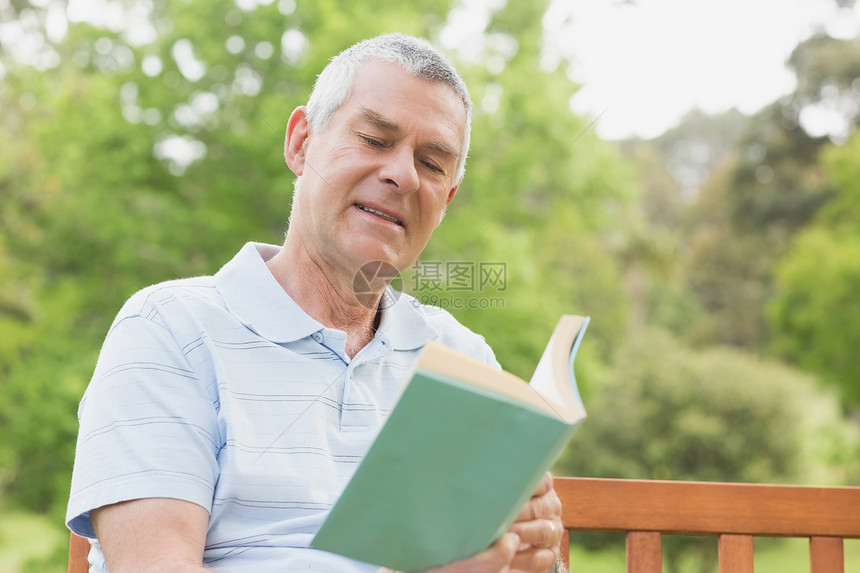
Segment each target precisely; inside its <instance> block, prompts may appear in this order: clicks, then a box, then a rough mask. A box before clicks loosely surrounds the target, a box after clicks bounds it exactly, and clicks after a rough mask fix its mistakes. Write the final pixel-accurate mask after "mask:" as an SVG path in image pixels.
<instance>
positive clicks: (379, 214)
mask: <svg viewBox="0 0 860 573" xmlns="http://www.w3.org/2000/svg"><path fill="white" fill-rule="evenodd" d="M354 205H355V206H356V207H358V208H359V209H361V210H362V211H364V212H365V213H370V214H371V215H376V216H377V217H379V218H380V219H385V220H386V221H391V222H392V223H394V224H395V225H399V226H401V227H402V226H403V221H401V220H400V219H398V218H397V217H395V216H394V215H391V214H390V213H386V212H385V211H380V210H379V209H374V208H373V207H368V206H367V205H362V204H361V203H354Z"/></svg>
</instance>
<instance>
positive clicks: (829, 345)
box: [768, 135, 860, 407]
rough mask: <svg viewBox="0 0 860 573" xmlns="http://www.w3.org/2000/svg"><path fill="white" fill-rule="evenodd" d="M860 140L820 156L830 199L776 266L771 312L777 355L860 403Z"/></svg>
mask: <svg viewBox="0 0 860 573" xmlns="http://www.w3.org/2000/svg"><path fill="white" fill-rule="evenodd" d="M858 152H860V136H858V135H855V136H854V137H853V138H852V139H851V141H850V142H849V143H848V144H847V145H845V146H844V147H841V148H839V147H833V148H831V149H829V150H828V153H827V155H826V165H827V167H828V174H829V175H830V176H831V179H832V181H833V182H834V184H835V185H836V188H837V191H836V197H835V198H834V199H833V200H832V201H831V202H830V203H829V204H828V205H827V206H826V207H825V208H824V210H822V212H821V213H820V214H819V217H818V218H817V220H816V222H815V224H814V225H812V226H811V227H810V228H808V229H807V230H805V231H804V232H802V233H801V234H800V235H799V236H798V237H797V239H796V241H795V243H794V244H793V245H792V248H791V251H790V252H789V254H788V255H787V256H786V258H785V259H784V260H783V261H782V262H781V263H780V265H779V268H778V274H777V286H778V290H777V293H776V295H775V297H774V299H773V301H772V302H771V305H770V307H769V315H768V316H769V319H770V324H771V327H772V329H773V331H774V338H773V342H772V349H773V351H774V353H776V354H777V355H778V356H782V357H784V358H787V359H788V360H790V361H792V362H794V363H796V364H798V365H800V366H802V367H804V368H807V369H809V370H811V371H813V372H816V373H818V374H819V375H820V376H821V377H822V379H823V380H825V381H827V382H829V383H831V384H834V385H835V386H836V387H837V388H839V389H840V390H841V392H842V396H843V398H844V400H845V402H846V404H848V405H850V406H855V407H856V406H858V405H860V386H858V384H857V372H858V371H860V357H858V353H857V351H856V347H855V344H854V341H856V340H858V337H860V311H858V310H857V309H856V307H857V305H856V297H857V293H858V292H860V230H858V228H857V225H856V222H857V220H858V217H860V184H858V182H860V169H858V166H857V161H856V157H857V153H858Z"/></svg>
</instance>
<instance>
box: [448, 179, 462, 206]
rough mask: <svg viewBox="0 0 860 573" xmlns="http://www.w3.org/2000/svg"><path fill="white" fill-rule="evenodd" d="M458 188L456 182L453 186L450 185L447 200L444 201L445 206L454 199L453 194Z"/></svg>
mask: <svg viewBox="0 0 860 573" xmlns="http://www.w3.org/2000/svg"><path fill="white" fill-rule="evenodd" d="M459 188H460V184H459V183H458V184H456V185H454V186H453V187H451V190H450V191H448V202H447V203H445V206H446V207H447V206H448V205H450V204H451V201H453V200H454V195H456V194H457V190H458V189H459Z"/></svg>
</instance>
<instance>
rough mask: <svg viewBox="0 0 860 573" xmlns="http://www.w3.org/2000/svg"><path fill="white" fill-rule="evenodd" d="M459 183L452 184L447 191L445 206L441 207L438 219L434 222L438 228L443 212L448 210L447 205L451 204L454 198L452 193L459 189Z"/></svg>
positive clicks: (443, 215)
mask: <svg viewBox="0 0 860 573" xmlns="http://www.w3.org/2000/svg"><path fill="white" fill-rule="evenodd" d="M459 188H460V186H459V185H454V186H453V187H451V190H450V191H448V200H447V201H446V202H445V208H444V209H442V212H441V213H439V220H438V221H437V222H436V228H437V229H438V228H439V225H441V224H442V220H443V219H444V218H445V214H446V213H447V212H448V205H450V204H451V201H453V200H454V195H456V194H457V189H459Z"/></svg>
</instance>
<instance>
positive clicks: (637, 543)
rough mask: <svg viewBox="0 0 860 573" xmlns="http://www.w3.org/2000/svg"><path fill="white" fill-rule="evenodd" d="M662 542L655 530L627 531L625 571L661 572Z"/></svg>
mask: <svg viewBox="0 0 860 573" xmlns="http://www.w3.org/2000/svg"><path fill="white" fill-rule="evenodd" d="M662 571H663V543H662V539H661V536H660V534H659V533H657V532H655V531H630V532H628V533H627V573H661V572H662Z"/></svg>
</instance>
